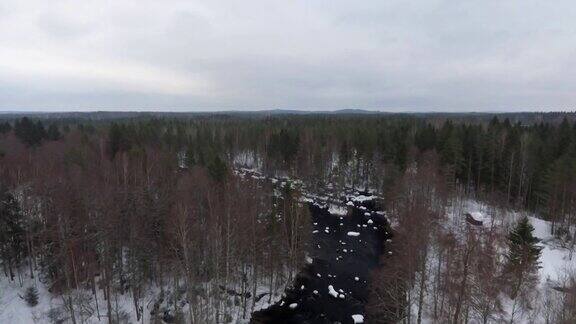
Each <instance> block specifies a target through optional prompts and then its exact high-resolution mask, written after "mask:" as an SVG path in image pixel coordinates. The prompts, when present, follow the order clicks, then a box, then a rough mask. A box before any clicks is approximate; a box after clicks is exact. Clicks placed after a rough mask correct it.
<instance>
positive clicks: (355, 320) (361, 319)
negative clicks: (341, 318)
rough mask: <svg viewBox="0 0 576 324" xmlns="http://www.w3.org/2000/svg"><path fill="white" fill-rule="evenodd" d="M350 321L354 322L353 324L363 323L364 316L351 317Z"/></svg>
mask: <svg viewBox="0 0 576 324" xmlns="http://www.w3.org/2000/svg"><path fill="white" fill-rule="evenodd" d="M352 320H353V321H354V324H359V323H364V315H361V314H355V315H352Z"/></svg>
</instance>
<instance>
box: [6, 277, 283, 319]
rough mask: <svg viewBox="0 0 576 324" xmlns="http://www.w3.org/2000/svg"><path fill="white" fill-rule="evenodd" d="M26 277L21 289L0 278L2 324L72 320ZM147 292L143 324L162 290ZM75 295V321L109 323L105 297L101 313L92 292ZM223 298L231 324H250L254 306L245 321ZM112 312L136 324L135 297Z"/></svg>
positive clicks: (258, 305) (265, 301)
mask: <svg viewBox="0 0 576 324" xmlns="http://www.w3.org/2000/svg"><path fill="white" fill-rule="evenodd" d="M25 277H26V276H25V275H24V272H23V273H22V285H21V284H20V281H19V280H18V278H16V280H14V281H11V280H9V279H8V278H6V277H4V276H2V277H1V278H0V323H1V324H5V323H6V324H29V323H51V322H52V321H51V320H50V316H51V314H52V315H56V314H58V313H59V314H61V316H58V317H59V318H61V319H66V318H67V317H68V316H69V314H68V313H67V310H65V309H64V308H63V306H62V305H63V304H64V300H63V299H62V296H56V295H53V294H51V293H50V292H48V290H47V289H46V287H45V285H44V284H42V283H41V282H39V281H38V280H37V279H29V278H25ZM30 286H34V287H36V288H37V289H38V297H39V300H38V301H39V302H38V305H36V306H34V307H30V306H28V305H27V303H26V301H25V300H24V299H23V296H24V293H25V291H26V288H28V287H30ZM207 286H209V285H207ZM170 288H172V287H167V288H166V289H165V292H167V293H168V294H170V290H169V289H170ZM282 290H283V289H282V287H280V288H279V289H278V291H277V292H274V293H273V295H272V298H270V299H269V298H268V295H266V296H265V297H264V298H261V299H260V300H258V301H257V302H255V305H254V310H259V309H263V308H266V307H268V306H269V305H270V304H273V303H275V302H276V301H278V299H280V298H281V293H282ZM145 291H146V292H145V293H144V296H143V298H142V299H141V300H140V303H141V305H142V307H143V312H142V315H143V318H141V321H142V322H143V323H151V322H152V321H151V320H152V319H151V314H150V311H151V310H152V308H153V305H154V303H155V302H156V301H157V300H158V296H159V295H160V288H159V287H149V288H148V289H146V290H145ZM269 291H270V290H269V287H267V286H266V285H260V286H258V287H257V289H256V296H258V295H261V294H264V293H269ZM72 294H73V296H79V295H82V296H84V297H85V302H84V303H83V305H82V311H80V310H78V309H77V311H76V312H75V314H76V320H77V322H78V323H86V324H99V323H108V318H107V317H106V301H105V300H104V296H103V295H102V293H101V291H99V293H98V296H97V298H98V308H99V310H97V309H96V299H95V298H94V296H93V294H92V292H91V291H90V290H83V289H79V290H76V291H74V292H73V293H72ZM66 296H68V295H66ZM165 296H166V295H165ZM224 296H225V298H226V299H229V300H228V301H226V300H225V301H224V302H223V303H222V304H223V305H224V304H227V305H229V308H228V309H226V313H227V314H228V315H229V317H228V318H229V320H230V322H229V323H238V324H240V323H248V322H249V319H250V313H251V311H252V305H251V304H249V306H248V308H247V313H246V317H245V318H243V310H242V307H241V305H240V304H238V303H235V302H234V297H233V296H230V295H227V294H226V293H224ZM252 297H254V296H252ZM74 299H75V300H77V297H74ZM165 299H166V300H169V297H166V298H165ZM251 300H254V299H251ZM182 304H184V303H182ZM205 305H206V306H208V307H210V303H205ZM78 308H80V307H78ZM112 309H113V312H112V314H113V316H114V317H115V316H116V313H119V314H120V318H121V319H122V318H123V320H121V323H137V320H136V312H135V308H134V302H133V299H132V295H131V294H130V293H129V292H126V293H124V294H123V295H121V294H117V296H116V297H115V298H113V303H112ZM181 311H182V313H183V314H184V316H187V314H188V306H187V305H184V306H183V307H182V309H181ZM208 312H209V313H211V314H213V313H214V312H212V311H208ZM98 315H99V316H98ZM69 322H70V320H69V319H68V320H67V321H65V322H64V323H69Z"/></svg>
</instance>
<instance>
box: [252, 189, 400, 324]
mask: <svg viewBox="0 0 576 324" xmlns="http://www.w3.org/2000/svg"><path fill="white" fill-rule="evenodd" d="M308 204H309V208H310V212H311V215H312V222H313V225H314V226H313V230H314V232H313V233H314V234H313V236H312V237H313V239H312V244H311V246H310V248H309V254H310V257H311V260H310V259H308V262H307V265H306V266H304V268H303V269H302V270H301V271H300V272H299V274H298V275H297V276H296V278H295V280H294V282H293V284H292V285H290V286H289V287H288V288H287V289H286V292H285V293H286V296H285V297H284V298H282V299H281V300H280V301H279V302H277V303H276V304H274V305H272V306H270V307H269V308H267V309H265V310H261V311H258V312H255V313H254V314H252V320H251V322H252V323H355V321H354V319H353V315H364V314H365V311H364V306H365V304H366V301H367V298H368V292H369V290H368V289H369V285H370V280H369V277H370V272H371V270H373V269H374V268H375V267H377V266H378V265H379V259H380V255H381V254H382V252H383V249H384V243H385V242H386V240H387V239H389V238H390V234H389V232H390V231H389V224H388V223H387V221H386V219H385V217H384V216H383V215H382V213H379V212H377V211H376V207H375V203H374V202H373V201H369V200H368V201H362V202H354V206H351V204H352V203H348V204H349V206H348V207H347V208H348V215H338V214H330V212H329V211H328V209H327V208H322V207H320V206H319V205H317V204H315V203H308ZM310 261H311V262H310ZM355 318H356V319H358V318H359V317H358V316H355Z"/></svg>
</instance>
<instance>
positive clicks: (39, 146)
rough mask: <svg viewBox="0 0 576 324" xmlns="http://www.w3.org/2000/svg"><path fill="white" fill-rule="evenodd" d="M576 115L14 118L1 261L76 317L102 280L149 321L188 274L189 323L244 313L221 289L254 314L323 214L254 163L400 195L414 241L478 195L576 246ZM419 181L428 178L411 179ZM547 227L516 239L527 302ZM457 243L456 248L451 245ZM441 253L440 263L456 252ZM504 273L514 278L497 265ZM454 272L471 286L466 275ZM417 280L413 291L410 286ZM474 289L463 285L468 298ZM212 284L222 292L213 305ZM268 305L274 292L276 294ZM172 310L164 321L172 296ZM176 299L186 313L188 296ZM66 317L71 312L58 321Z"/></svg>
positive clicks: (2, 127) (310, 179)
mask: <svg viewBox="0 0 576 324" xmlns="http://www.w3.org/2000/svg"><path fill="white" fill-rule="evenodd" d="M575 117H576V116H575V115H574V114H572V113H549V114H540V113H521V114H499V115H495V114H358V113H342V114H321V113H314V114H280V113H274V114H271V113H261V114H259V113H247V114H241V113H218V114H173V113H166V114H162V113H154V114H136V113H118V114H114V113H93V114H78V113H73V114H69V115H68V114H54V115H51V114H41V115H2V116H1V119H0V201H1V202H2V204H1V205H0V216H1V217H0V221H1V222H2V223H0V225H1V226H0V243H1V244H0V258H1V259H2V264H3V267H4V273H5V274H6V275H7V276H8V277H10V278H11V280H15V278H16V277H17V276H21V273H22V272H21V271H19V269H20V270H21V269H22V267H24V268H26V269H27V270H26V272H27V275H28V276H30V277H31V278H35V277H41V278H42V281H43V282H45V283H47V286H48V287H49V289H50V291H51V292H53V293H58V294H62V296H67V297H65V298H64V297H63V300H64V301H65V303H66V305H65V306H66V307H65V308H66V309H68V310H71V309H72V310H73V309H84V308H83V306H82V305H80V304H78V303H79V302H78V300H82V299H81V298H79V299H77V297H74V298H73V295H72V294H71V293H68V292H70V291H72V290H73V289H77V288H79V287H85V288H90V289H91V290H92V291H94V295H95V296H96V295H97V293H96V291H98V289H101V290H102V291H103V293H104V296H105V300H103V301H100V303H103V304H102V305H101V309H100V310H99V312H100V311H102V313H105V314H106V317H107V318H108V319H112V318H115V319H116V322H121V317H122V316H124V315H123V314H122V313H121V312H120V311H118V310H117V309H116V310H115V308H114V305H112V302H111V300H113V298H112V296H116V294H124V293H126V292H130V296H132V298H133V304H134V308H135V312H136V316H137V319H138V320H140V319H141V318H143V316H144V315H143V308H142V307H143V305H142V304H143V295H144V294H145V292H146V287H147V285H150V284H152V283H153V284H155V285H156V286H157V287H165V286H166V285H171V284H174V286H175V287H178V286H179V282H180V281H182V282H184V283H185V284H184V287H185V288H184V290H185V291H184V292H182V293H183V294H185V295H186V296H188V301H189V302H190V303H191V304H194V305H197V307H196V306H195V307H194V309H192V307H190V309H189V310H188V312H189V314H179V315H178V316H184V317H186V318H189V321H190V322H226V321H228V320H229V319H230V320H231V317H230V316H231V315H230V314H229V313H230V309H231V308H230V307H231V305H228V304H227V303H226V302H224V301H223V300H222V299H221V296H222V295H225V294H226V293H228V294H237V295H235V296H237V297H239V298H240V301H239V302H238V305H240V306H239V307H240V312H241V313H242V314H237V316H239V317H242V318H247V317H248V316H249V314H250V313H251V312H253V311H254V308H255V304H256V303H251V302H250V301H249V300H250V297H248V295H249V294H248V293H250V295H251V296H256V295H257V287H260V286H262V285H266V286H268V287H270V291H273V290H275V289H276V290H277V289H278V288H279V287H283V286H284V285H285V284H286V282H290V281H291V280H292V279H293V278H294V276H295V272H296V271H297V270H298V268H299V267H301V266H302V263H303V260H305V256H307V253H306V245H307V244H308V242H309V241H310V234H309V233H310V232H311V230H310V226H311V224H310V220H309V217H308V213H309V211H308V209H307V208H305V207H304V205H303V204H301V201H302V200H301V198H302V197H301V194H302V192H300V191H299V190H295V189H294V188H293V187H292V186H291V185H286V186H285V187H283V188H282V190H277V189H278V188H276V187H274V186H273V185H271V184H268V185H264V186H263V185H262V184H261V183H258V182H257V181H253V180H251V179H246V178H241V177H238V176H236V174H237V173H236V172H238V170H246V169H250V170H258V171H259V172H261V173H262V174H264V175H268V176H280V177H286V178H289V179H294V181H298V180H301V181H302V182H304V183H305V185H306V186H307V187H308V188H309V190H310V191H311V192H322V191H324V190H325V189H326V188H328V187H330V188H331V190H333V191H335V192H336V193H339V192H344V191H345V190H346V189H347V188H350V187H353V188H360V189H370V190H373V191H374V193H375V194H377V195H378V196H380V197H384V204H389V205H392V207H390V210H391V213H392V211H394V212H396V213H397V214H398V215H400V216H399V217H400V219H404V220H405V223H402V222H400V224H399V229H398V234H397V235H398V237H401V238H404V239H405V241H406V242H408V241H410V239H411V238H413V237H418V238H422V237H429V236H430V237H431V236H432V234H430V233H431V232H429V231H431V228H434V226H432V225H430V226H427V225H426V224H427V223H426V222H424V221H420V220H421V219H419V218H416V217H424V216H422V215H425V216H426V217H427V218H426V221H430V222H432V220H434V219H437V218H438V214H439V213H441V212H440V211H439V209H438V210H437V209H435V208H437V207H435V205H434V204H431V203H430V204H429V205H427V204H428V203H429V202H426V201H432V200H438V199H440V198H438V197H443V196H444V195H446V196H454V195H461V196H466V197H470V198H473V199H476V200H478V201H490V203H491V204H494V205H497V206H501V207H505V208H512V209H517V210H521V209H527V210H530V211H533V212H536V213H538V214H539V215H541V216H542V217H543V218H544V219H546V220H548V221H550V222H551V224H552V231H553V234H556V235H558V236H562V235H564V236H565V237H567V240H568V241H571V242H572V248H573V247H574V242H576V235H572V234H571V228H572V227H571V226H576V213H575V212H574V211H575V210H576V209H575V202H576V118H575ZM416 174H417V175H419V176H420V178H417V179H413V178H411V177H412V176H413V175H416ZM433 181H434V183H432V182H433ZM287 183H290V180H287ZM420 187H422V188H431V187H433V188H434V190H435V191H434V190H432V191H431V190H422V193H416V191H415V189H414V188H420ZM423 192H426V193H423ZM432 192H433V193H432ZM419 194H422V195H423V196H425V198H422V197H420V196H418V195H419ZM426 195H428V196H426ZM410 198H413V199H410ZM442 199H444V198H442ZM440 200H441V199H440ZM420 203H421V204H420ZM446 206H447V203H444V205H443V207H442V208H446ZM387 211H388V208H387ZM416 215H417V216H416ZM401 217H404V218H401ZM402 228H404V229H405V232H404V233H403V232H402ZM532 231H533V228H532V227H530V225H529V224H528V223H527V220H523V223H522V222H521V223H520V224H519V225H518V227H517V228H516V229H515V231H513V232H512V233H511V234H510V235H509V243H508V245H509V248H508V249H509V250H510V251H509V252H508V255H507V256H506V257H507V258H508V263H507V264H506V267H508V268H506V269H512V270H510V271H508V272H510V273H513V274H514V273H517V274H518V275H517V276H516V277H513V278H505V279H506V280H507V282H509V283H510V286H511V287H512V288H510V295H511V296H516V295H522V294H523V293H522V291H523V290H522V287H523V285H524V284H525V282H527V281H528V280H527V279H526V280H519V279H518V277H522V278H531V279H530V280H531V281H532V282H536V281H537V280H536V279H534V277H536V274H535V272H536V271H535V269H536V268H537V265H538V258H539V256H540V254H539V253H540V250H539V249H538V247H536V244H537V243H538V240H536V239H535V238H534V237H532ZM414 233H416V234H414ZM418 233H426V235H417V234H418ZM438 233H440V230H438ZM467 235H468V239H467V241H466V242H465V244H469V245H467V246H472V247H473V248H474V249H476V248H477V245H478V246H479V245H482V244H484V243H480V242H483V240H486V241H489V242H490V244H492V241H491V240H492V239H493V238H492V237H489V238H485V237H483V236H482V237H481V238H478V237H476V236H474V235H471V234H470V233H468V234H467ZM471 236H474V237H473V238H470V237H471ZM438 237H441V235H438ZM442 237H443V236H442ZM447 237H448V238H447V240H449V239H450V238H451V236H447ZM410 242H411V244H412V243H413V245H410V246H409V247H402V246H401V247H397V248H400V249H402V248H409V249H414V250H416V251H426V249H427V248H428V244H429V243H428V241H425V240H421V241H415V242H412V241H410ZM469 242H472V243H469ZM525 242H528V243H526V244H525ZM444 243H446V242H444ZM444 243H442V244H444ZM438 244H439V246H440V243H438ZM455 245H457V243H454V242H452V241H451V242H448V243H446V246H447V247H446V250H445V251H450V249H455V248H454V246H455ZM488 245H489V244H488ZM494 245H496V244H495V243H494ZM473 248H470V254H472V253H473V252H474V250H473ZM525 250H528V251H529V252H530V253H524V251H525ZM464 251H467V250H466V249H464ZM430 253H431V252H430ZM490 253H494V254H496V252H494V251H492V252H490ZM523 253H524V254H523ZM455 255H456V254H455ZM465 255H466V259H465V260H468V259H469V258H468V254H465ZM422 258H423V260H424V261H423V263H422ZM426 258H427V254H426V253H424V255H421V254H419V255H418V256H417V259H416V260H408V261H406V262H408V263H407V264H408V265H406V264H403V263H402V262H404V261H405V260H404V261H403V260H398V261H397V262H396V263H397V264H398V267H397V268H393V267H392V268H393V269H392V270H395V271H398V272H399V273H401V274H402V276H404V274H403V273H410V271H407V270H406V269H411V271H413V272H414V273H418V272H420V273H423V272H425V271H426ZM439 258H440V261H439V264H440V263H442V262H447V264H448V262H451V261H450V259H448V261H446V260H445V259H442V258H441V255H440V256H439ZM522 258H525V259H526V260H529V261H530V262H529V263H530V264H531V267H530V268H529V269H526V268H523V267H521V266H519V265H518V264H525V263H526V262H524V263H522V262H519V261H517V260H523V259H522ZM442 260H444V261H442ZM455 260H456V259H455ZM454 262H455V263H457V262H456V261H454ZM458 262H459V261H458ZM458 264H460V263H458ZM400 265H402V266H400ZM421 265H422V268H421V267H420V266H421ZM411 267H413V268H411ZM447 267H448V265H447ZM287 269H288V270H287ZM439 269H440V268H439ZM492 272H496V271H492V270H490V271H487V272H486V274H491V273H492ZM384 275H389V273H385V274H384ZM394 275H397V273H394ZM446 276H447V278H458V276H456V275H454V274H453V273H451V272H448V273H447V275H446ZM438 277H439V278H440V276H438ZM167 278H177V280H176V279H175V280H174V283H172V282H171V281H170V280H169V279H167ZM414 278H415V277H411V278H406V280H415V279H414ZM20 280H21V279H20ZM425 280H427V279H426V278H424V279H422V282H425ZM454 280H456V279H454ZM249 281H250V282H251V283H250V284H248V282H249ZM384 281H385V280H384ZM487 281H490V280H487ZM206 282H217V283H218V286H219V287H220V288H218V289H215V290H211V289H208V288H206V289H204V290H202V289H200V288H198V287H199V285H202V284H205V283H206ZM238 282H241V283H242V284H241V285H240V287H236V286H235V287H236V288H237V290H235V291H234V292H233V293H231V292H230V289H229V287H230V286H231V285H232V283H238ZM411 285H412V286H414V284H411ZM422 285H423V286H424V283H423V284H422ZM455 285H456V284H455ZM384 287H385V289H387V290H389V289H390V287H389V286H386V285H385V286H384ZM236 288H235V289H236ZM198 289H200V290H202V293H200V292H199V290H198ZM394 289H398V287H394ZM402 289H404V290H402V291H403V293H405V289H406V287H403V288H402ZM226 290H228V292H226ZM464 292H467V290H466V289H465V288H462V294H461V295H463V294H464ZM35 294H37V292H36V293H34V291H33V289H30V290H29V291H27V292H26V295H27V296H28V297H27V300H29V301H28V303H29V304H34V305H36V304H38V300H37V297H35ZM203 294H208V295H209V296H215V297H214V298H213V299H210V300H211V302H205V301H204V300H205V299H203V298H202V296H204V297H205V295H203ZM212 294H213V295H212ZM191 296H193V297H191ZM174 298H175V297H174ZM261 298H263V297H261ZM265 298H268V299H269V301H271V300H272V293H270V296H267V297H265ZM423 298H424V297H422V300H420V304H422V303H424V301H423ZM447 298H448V297H447ZM492 299H494V298H492ZM166 300H168V298H167V299H166ZM192 300H193V301H192ZM214 300H215V301H216V302H213V301H214ZM389 302H390V301H387V303H389ZM453 302H454V308H453V309H454V310H453V309H452V308H449V307H448V306H447V309H448V311H446V313H447V314H445V316H446V317H442V316H444V315H437V316H438V318H441V317H442V318H450V319H455V321H456V322H457V321H458V318H459V317H460V316H464V315H463V314H462V313H463V312H464V311H463V310H461V308H462V307H463V306H462V305H464V304H465V302H464V299H463V297H462V298H461V296H460V297H458V298H455V299H454V300H453ZM447 303H448V302H447ZM238 305H237V306H238ZM154 307H155V308H154V309H155V310H154V311H155V312H156V313H157V314H158V313H159V310H158V309H159V308H158V307H160V306H158V307H156V306H154ZM173 307H174V308H175V309H176V311H175V312H176V313H175V314H178V312H177V310H178V307H179V306H177V305H176V302H175V301H174V306H173ZM450 307H452V306H450ZM156 308H158V309H156ZM493 311H494V312H496V311H495V310H490V312H493ZM395 312H396V309H395ZM435 312H436V310H435ZM439 312H440V313H441V311H439ZM69 314H70V315H69V316H71V317H72V322H76V321H77V320H78V319H76V318H74V317H75V316H78V314H77V313H75V311H69ZM170 314H172V313H170ZM60 315H62V314H60ZM60 315H59V314H53V316H54V318H55V319H58V318H60V317H58V316H60ZM62 316H64V315H62ZM80 316H83V315H80ZM86 316H87V315H86ZM175 316H176V315H175ZM394 316H399V315H398V314H397V312H396V314H395V315H394ZM403 316H404V315H403ZM420 316H421V314H419V315H418V317H419V319H420ZM435 316H436V314H435ZM466 316H468V315H466ZM575 316H576V315H575ZM487 318H488V317H487ZM55 321H56V320H55ZM78 321H80V320H78Z"/></svg>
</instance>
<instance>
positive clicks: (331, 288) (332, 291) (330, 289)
mask: <svg viewBox="0 0 576 324" xmlns="http://www.w3.org/2000/svg"><path fill="white" fill-rule="evenodd" d="M328 294H330V296H332V297H334V298H338V292H337V291H336V290H335V289H334V286H332V285H329V286H328Z"/></svg>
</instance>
